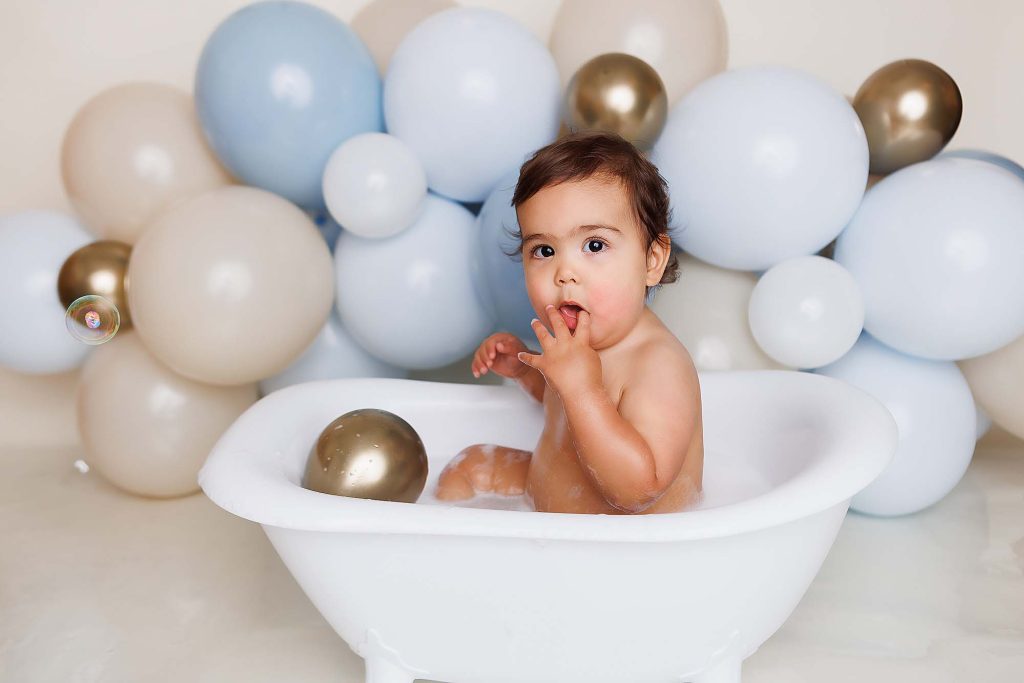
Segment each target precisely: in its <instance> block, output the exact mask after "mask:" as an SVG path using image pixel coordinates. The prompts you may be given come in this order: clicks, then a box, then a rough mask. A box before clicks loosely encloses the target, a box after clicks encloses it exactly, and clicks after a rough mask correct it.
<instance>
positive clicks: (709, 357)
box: [650, 254, 790, 370]
mask: <svg viewBox="0 0 1024 683" xmlns="http://www.w3.org/2000/svg"><path fill="white" fill-rule="evenodd" d="M756 284H757V276H756V275H754V274H753V273H750V272H747V271H741V270H729V269H726V268H719V267H718V266H713V265H711V264H708V263H705V262H703V261H700V260H698V259H696V258H694V257H692V256H690V255H689V254H681V255H680V258H679V279H678V280H677V281H676V282H674V283H672V284H669V285H662V287H661V289H660V290H659V291H658V292H657V294H655V297H654V301H652V302H651V305H650V308H651V310H652V311H654V313H655V314H656V315H657V316H658V317H659V318H661V321H662V322H663V323H665V325H666V327H668V328H669V329H670V330H672V333H673V334H675V335H676V337H678V338H679V341H681V342H683V346H685V347H686V349H687V350H688V351H689V352H690V356H691V357H692V358H693V362H694V365H696V366H697V369H698V370H760V369H790V368H789V367H788V366H785V365H781V364H780V363H778V362H777V361H775V360H773V359H772V358H771V357H769V356H768V354H766V353H765V352H764V351H762V350H761V347H760V346H758V344H757V341H756V340H755V339H754V335H753V333H752V332H751V331H750V323H749V321H748V318H747V311H748V309H749V306H750V294H751V292H753V291H754V285H756Z"/></svg>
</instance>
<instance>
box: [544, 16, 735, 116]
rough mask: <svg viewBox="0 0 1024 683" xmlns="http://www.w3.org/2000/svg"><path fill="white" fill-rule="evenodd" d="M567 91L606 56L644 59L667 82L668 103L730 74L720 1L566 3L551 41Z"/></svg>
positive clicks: (670, 103)
mask: <svg viewBox="0 0 1024 683" xmlns="http://www.w3.org/2000/svg"><path fill="white" fill-rule="evenodd" d="M549 47H550V48H551V54H552V56H554V58H555V62H556V63H557V64H558V73H559V75H560V76H561V78H562V88H563V90H564V89H565V86H566V85H567V84H568V83H569V80H570V79H571V78H572V77H573V74H575V73H576V72H577V71H578V70H579V68H580V67H581V66H583V64H584V63H586V62H588V61H590V60H591V59H593V58H594V57H596V56H598V55H600V54H605V53H607V52H625V53H626V54H630V55H633V56H634V57H639V58H640V59H642V60H644V61H645V62H647V63H648V64H650V65H651V66H652V67H654V70H655V71H657V72H658V75H659V76H661V80H662V81H663V82H664V83H665V92H666V94H667V95H668V103H669V106H670V107H671V105H672V104H674V103H675V102H677V101H678V100H679V99H681V98H682V97H683V96H684V95H685V94H686V93H687V92H688V91H689V90H690V89H691V88H692V87H693V86H695V85H697V84H698V83H700V82H701V81H702V80H704V79H705V78H707V77H708V76H712V75H714V74H716V73H718V72H720V71H722V70H724V69H725V67H726V64H727V62H728V57H729V37H728V33H727V31H726V24H725V15H724V14H723V13H722V7H721V5H719V3H718V0H635V1H634V2H621V0H564V1H563V2H562V5H561V7H560V8H559V10H558V14H557V15H556V16H555V23H554V26H553V27H552V29H551V39H550V41H549Z"/></svg>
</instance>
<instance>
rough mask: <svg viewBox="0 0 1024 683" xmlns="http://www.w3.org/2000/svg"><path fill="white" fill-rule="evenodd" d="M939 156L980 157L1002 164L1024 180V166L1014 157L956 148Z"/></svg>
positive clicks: (983, 159) (981, 159)
mask: <svg viewBox="0 0 1024 683" xmlns="http://www.w3.org/2000/svg"><path fill="white" fill-rule="evenodd" d="M939 156H940V157H960V158H961V159H978V160H979V161H987V162H989V163H990V164H995V165H996V166H1002V167H1003V168H1005V169H1006V170H1007V171H1009V172H1010V173H1013V174H1014V175H1016V176H1017V177H1018V178H1020V179H1021V180H1024V166H1021V165H1020V164H1018V163H1017V162H1016V161H1014V160H1013V159H1007V158H1006V157H1004V156H1000V155H998V154H994V153H992V152H986V151H985V150H983V149H954V150H951V151H948V152H943V153H942V154H940V155H939Z"/></svg>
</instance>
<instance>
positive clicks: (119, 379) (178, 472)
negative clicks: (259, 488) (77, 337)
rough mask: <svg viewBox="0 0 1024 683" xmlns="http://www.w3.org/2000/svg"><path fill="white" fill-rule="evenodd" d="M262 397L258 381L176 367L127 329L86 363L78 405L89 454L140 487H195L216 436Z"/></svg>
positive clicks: (173, 491) (157, 490) (95, 464)
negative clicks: (200, 378) (188, 374)
mask: <svg viewBox="0 0 1024 683" xmlns="http://www.w3.org/2000/svg"><path fill="white" fill-rule="evenodd" d="M257 397H258V394H257V390H256V385H255V384H246V385H242V386H233V387H215V386H212V385H209V384H203V383H201V382H193V381H192V380H190V379H187V378H185V377H182V376H181V375H178V374H175V373H174V372H172V371H171V370H170V369H169V368H168V367H166V366H165V365H163V364H162V363H160V362H158V361H157V360H156V359H155V358H153V356H152V355H150V354H149V352H147V351H146V349H145V347H144V346H143V345H142V342H141V340H140V339H139V337H138V335H137V334H136V333H134V332H122V333H120V334H118V335H117V336H116V337H115V338H114V339H112V340H111V341H109V342H107V343H106V344H104V345H102V346H100V347H97V349H96V351H95V352H94V353H93V354H92V356H90V358H89V360H88V361H87V362H86V364H85V367H84V368H83V370H82V375H81V379H80V381H79V384H78V392H77V395H76V410H77V415H78V430H79V434H80V435H81V437H82V443H83V445H84V448H85V451H86V457H85V460H86V462H87V463H88V464H89V466H90V467H92V468H94V469H95V470H96V471H97V472H99V473H100V475H102V476H103V477H104V478H105V479H107V480H108V481H110V482H111V483H113V484H114V485H115V486H117V487H119V488H121V489H124V490H125V491H129V492H131V493H134V494H137V495H142V496H151V497H158V498H167V497H174V496H184V495H188V494H190V493H195V492H196V491H198V490H199V484H198V482H197V476H198V474H199V468H200V467H202V465H203V462H205V461H206V456H207V455H208V454H209V452H210V450H211V449H212V448H213V445H214V443H216V441H217V439H219V438H220V436H221V434H223V433H224V431H225V430H226V429H227V428H228V427H229V426H230V425H231V423H232V422H234V420H235V418H237V417H238V416H239V415H241V414H242V412H244V411H245V409H246V408H248V407H249V406H250V405H252V404H253V403H254V402H255V401H256V399H257Z"/></svg>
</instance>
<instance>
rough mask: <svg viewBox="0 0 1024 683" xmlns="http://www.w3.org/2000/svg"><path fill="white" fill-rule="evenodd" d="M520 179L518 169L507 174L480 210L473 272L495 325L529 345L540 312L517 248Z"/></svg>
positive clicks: (477, 221)
mask: <svg viewBox="0 0 1024 683" xmlns="http://www.w3.org/2000/svg"><path fill="white" fill-rule="evenodd" d="M518 180H519V169H516V170H515V171H512V172H510V173H507V174H506V175H505V176H504V177H503V178H502V179H501V180H500V181H499V182H498V186H497V187H496V188H495V189H494V191H493V192H491V195H490V196H489V197H488V198H487V201H485V202H484V205H483V207H482V208H481V209H480V214H479V215H478V216H477V218H476V227H477V231H478V232H479V235H480V239H479V242H478V244H477V250H476V254H475V258H474V259H473V263H472V271H473V275H474V279H475V281H476V283H477V284H476V286H477V289H478V291H479V292H480V293H481V294H482V298H483V300H484V305H485V306H486V307H487V312H488V313H489V314H490V315H491V318H492V319H493V320H494V321H495V326H496V328H497V329H498V330H503V331H506V332H511V333H512V334H514V335H516V336H517V337H519V338H520V339H522V340H523V341H524V342H526V343H527V344H530V343H531V342H535V341H536V338H537V336H536V334H534V332H533V329H532V328H531V327H530V321H531V320H532V319H533V318H534V317H536V315H537V313H536V312H535V311H534V310H533V305H532V304H531V303H530V298H529V297H528V296H527V294H526V277H525V275H524V272H523V259H522V254H520V253H519V252H518V251H517V248H518V246H519V240H518V239H517V238H516V237H515V233H516V232H517V231H518V230H519V219H518V218H517V217H516V210H515V208H514V207H513V206H512V195H513V194H514V193H515V190H516V182H518ZM510 253H511V254H512V256H509V255H508V254H510Z"/></svg>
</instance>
